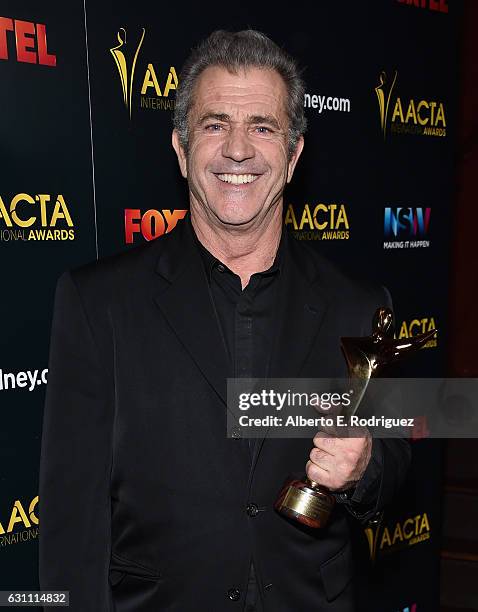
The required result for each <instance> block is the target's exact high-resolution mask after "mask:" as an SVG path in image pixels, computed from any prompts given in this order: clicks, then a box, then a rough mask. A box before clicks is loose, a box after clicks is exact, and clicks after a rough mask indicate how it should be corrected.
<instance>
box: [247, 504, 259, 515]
mask: <svg viewBox="0 0 478 612" xmlns="http://www.w3.org/2000/svg"><path fill="white" fill-rule="evenodd" d="M246 512H247V514H248V516H257V515H258V514H259V508H258V507H257V504H247V506H246Z"/></svg>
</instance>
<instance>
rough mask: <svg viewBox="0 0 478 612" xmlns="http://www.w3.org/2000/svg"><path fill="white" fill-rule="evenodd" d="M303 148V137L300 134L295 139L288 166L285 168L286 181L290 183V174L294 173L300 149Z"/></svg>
mask: <svg viewBox="0 0 478 612" xmlns="http://www.w3.org/2000/svg"><path fill="white" fill-rule="evenodd" d="M303 148H304V137H303V136H300V138H299V140H298V141H297V146H296V148H295V151H294V152H293V153H292V157H291V158H290V160H289V164H288V168H287V182H288V183H290V182H291V180H292V175H293V174H294V170H295V166H296V164H297V162H298V161H299V157H300V154H301V153H302V149H303Z"/></svg>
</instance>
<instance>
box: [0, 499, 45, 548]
mask: <svg viewBox="0 0 478 612" xmlns="http://www.w3.org/2000/svg"><path fill="white" fill-rule="evenodd" d="M37 505H38V495H37V496H36V497H34V498H33V499H32V500H31V502H30V503H29V505H28V508H27V509H26V510H25V508H24V507H23V505H22V502H21V501H20V500H19V499H17V500H15V501H14V502H13V505H12V508H11V511H9V512H8V513H7V515H6V518H5V519H4V522H3V523H1V522H0V548H1V547H3V546H8V545H9V544H18V543H19V542H26V541H27V540H33V539H35V538H36V537H38V527H34V526H35V525H38V524H39V520H38V516H37V515H36V507H37ZM0 518H1V517H0Z"/></svg>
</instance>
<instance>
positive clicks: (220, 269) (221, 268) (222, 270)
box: [217, 264, 226, 272]
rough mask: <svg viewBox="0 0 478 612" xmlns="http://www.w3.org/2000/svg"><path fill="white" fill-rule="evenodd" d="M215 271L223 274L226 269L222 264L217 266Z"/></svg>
mask: <svg viewBox="0 0 478 612" xmlns="http://www.w3.org/2000/svg"><path fill="white" fill-rule="evenodd" d="M217 269H218V271H219V272H224V270H225V269H226V268H225V267H224V266H223V265H222V264H218V266H217Z"/></svg>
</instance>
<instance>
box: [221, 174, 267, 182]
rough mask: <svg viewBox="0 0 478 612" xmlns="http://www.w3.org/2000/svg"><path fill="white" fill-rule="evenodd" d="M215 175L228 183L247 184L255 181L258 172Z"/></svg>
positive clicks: (258, 175)
mask: <svg viewBox="0 0 478 612" xmlns="http://www.w3.org/2000/svg"><path fill="white" fill-rule="evenodd" d="M216 177H217V178H218V179H219V180H220V181H222V182H223V183H228V184H229V185H249V184H250V183H253V182H254V181H256V180H257V179H258V178H259V177H260V174H216Z"/></svg>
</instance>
